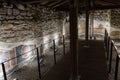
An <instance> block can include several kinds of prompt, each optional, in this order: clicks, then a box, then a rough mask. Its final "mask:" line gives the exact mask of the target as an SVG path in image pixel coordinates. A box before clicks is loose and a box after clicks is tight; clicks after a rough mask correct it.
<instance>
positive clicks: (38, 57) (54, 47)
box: [0, 35, 65, 80]
mask: <svg viewBox="0 0 120 80" xmlns="http://www.w3.org/2000/svg"><path fill="white" fill-rule="evenodd" d="M57 39H58V38H57ZM55 40H56V39H54V40H50V41H49V42H46V43H44V44H41V45H40V46H38V47H37V48H34V49H32V50H30V51H28V52H25V53H22V54H21V55H18V56H16V57H13V58H11V59H8V60H6V61H4V62H2V63H0V64H1V65H2V71H3V77H4V80H8V79H7V73H6V69H5V63H6V62H8V61H11V60H13V59H16V58H19V57H21V56H22V55H25V54H27V53H29V52H32V51H34V50H36V53H37V54H36V55H37V64H38V73H39V79H41V77H42V76H41V75H42V74H41V66H40V65H41V63H40V55H39V54H40V52H39V48H41V47H42V46H43V45H46V44H48V43H52V44H53V48H52V49H53V58H54V64H56V63H57V61H56V52H57V50H56V43H55ZM62 44H63V55H65V38H64V35H63V43H62Z"/></svg>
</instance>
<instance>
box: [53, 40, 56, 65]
mask: <svg viewBox="0 0 120 80" xmlns="http://www.w3.org/2000/svg"><path fill="white" fill-rule="evenodd" d="M53 56H54V64H56V50H55V40H53Z"/></svg>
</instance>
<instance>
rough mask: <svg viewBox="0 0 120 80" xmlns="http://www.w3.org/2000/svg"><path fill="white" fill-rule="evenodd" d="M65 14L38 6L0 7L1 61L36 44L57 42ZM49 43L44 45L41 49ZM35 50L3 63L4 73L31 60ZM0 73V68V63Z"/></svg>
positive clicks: (30, 48)
mask: <svg viewBox="0 0 120 80" xmlns="http://www.w3.org/2000/svg"><path fill="white" fill-rule="evenodd" d="M65 17H66V13H64V12H62V11H60V12H56V11H55V10H51V9H49V8H43V7H41V6H39V5H38V6H34V5H31V7H26V8H25V9H24V10H20V9H17V8H10V7H4V8H0V62H3V61H6V60H8V59H11V58H13V57H16V56H18V55H21V54H22V53H24V52H26V51H28V50H32V49H33V48H35V46H36V47H37V46H40V44H42V43H46V42H49V41H51V40H53V39H55V42H56V44H57V43H59V41H60V40H59V39H60V37H61V36H62V32H63V31H62V29H63V20H64V18H65ZM48 46H51V44H47V45H43V52H44V51H45V50H46V49H47V48H48ZM34 53H35V52H29V53H27V54H25V55H23V56H21V57H19V58H16V59H13V60H11V61H8V62H6V63H5V68H6V71H7V73H10V72H12V71H14V70H15V68H16V67H17V66H18V64H19V63H22V62H23V61H25V60H27V59H30V58H31V57H32V56H33V54H34ZM0 76H2V68H1V65H0Z"/></svg>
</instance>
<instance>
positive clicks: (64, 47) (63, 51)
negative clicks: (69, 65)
mask: <svg viewBox="0 0 120 80" xmlns="http://www.w3.org/2000/svg"><path fill="white" fill-rule="evenodd" d="M63 55H65V37H64V35H63Z"/></svg>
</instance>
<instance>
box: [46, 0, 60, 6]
mask: <svg viewBox="0 0 120 80" xmlns="http://www.w3.org/2000/svg"><path fill="white" fill-rule="evenodd" d="M61 1H62V0H58V1H54V2H51V3H50V4H48V6H49V7H50V6H54V5H56V4H58V3H59V2H61Z"/></svg>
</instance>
